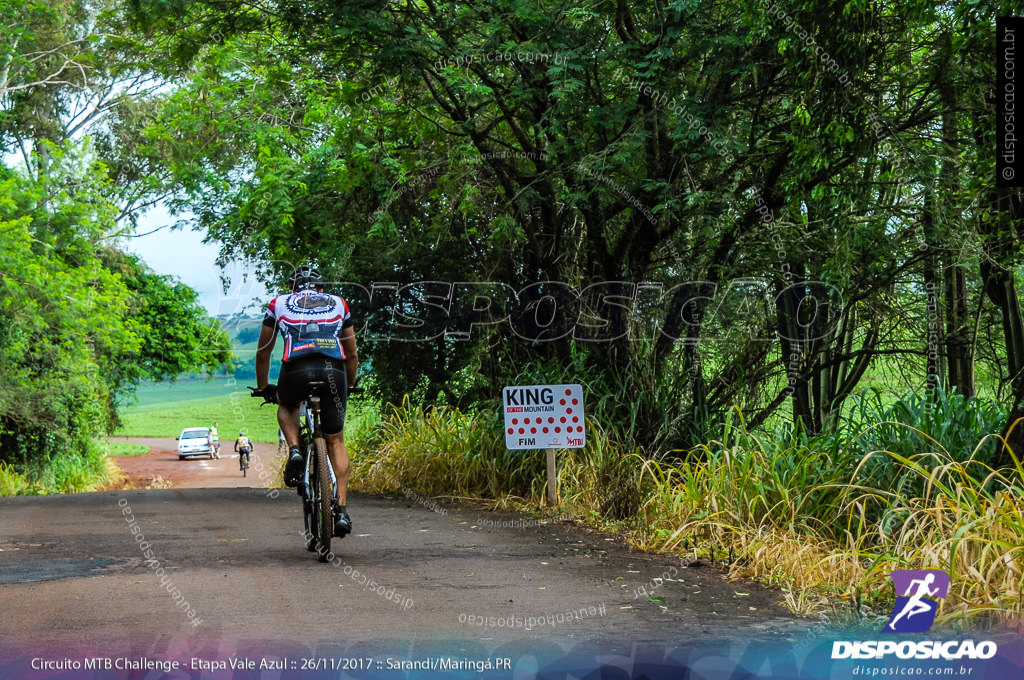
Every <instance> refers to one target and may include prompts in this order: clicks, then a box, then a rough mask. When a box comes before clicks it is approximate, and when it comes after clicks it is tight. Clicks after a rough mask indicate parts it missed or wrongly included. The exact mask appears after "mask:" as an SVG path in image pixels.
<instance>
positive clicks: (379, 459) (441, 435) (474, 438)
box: [353, 404, 1024, 630]
mask: <svg viewBox="0 0 1024 680" xmlns="http://www.w3.org/2000/svg"><path fill="white" fill-rule="evenodd" d="M936 444H937V443H936ZM981 446H982V444H981V443H979V445H978V448H977V449H976V451H977V450H980V449H981ZM356 448H357V449H360V450H361V451H364V452H367V451H372V455H367V454H366V453H363V454H361V455H357V456H355V457H354V463H353V481H354V482H356V483H358V484H359V485H360V486H361V488H365V489H368V490H372V491H384V492H395V491H398V490H400V489H402V488H408V489H410V490H413V491H415V492H417V493H420V494H423V495H424V496H429V497H439V498H444V497H449V498H451V497H458V498H484V499H490V500H491V502H492V503H493V504H494V505H496V506H501V507H503V508H510V507H516V506H518V507H523V506H524V505H525V506H528V507H532V508H537V507H541V506H543V504H544V503H545V495H544V483H545V471H544V465H543V452H539V451H538V452H530V451H525V452H510V451H507V450H505V448H504V446H503V441H502V438H501V432H500V425H499V424H498V423H497V421H496V420H493V422H492V419H491V418H490V416H481V415H467V414H463V413H460V412H458V411H456V410H452V409H445V408H438V409H434V410H432V411H429V412H424V411H423V410H421V409H413V408H411V407H410V406H409V405H408V404H405V405H403V406H402V407H401V408H395V409H393V410H392V412H391V413H390V414H389V415H388V416H387V417H385V418H384V419H383V421H382V422H381V425H380V426H379V427H378V428H377V429H376V430H375V431H374V432H373V433H372V435H371V436H370V437H369V438H367V439H366V440H364V441H363V442H360V443H358V445H357V447H356ZM934 448H935V449H936V450H935V451H929V452H925V453H920V454H915V455H913V456H910V457H906V456H901V455H898V454H896V453H892V452H888V451H878V452H874V453H872V454H871V455H869V456H864V455H863V454H862V453H860V452H859V451H854V450H852V449H851V450H847V449H843V448H842V447H837V446H834V447H832V448H831V449H829V450H823V449H822V448H819V447H816V446H815V445H813V444H808V443H807V442H803V443H798V444H791V445H786V446H783V445H780V444H778V442H771V441H770V442H768V443H767V444H766V443H765V442H763V441H761V440H760V439H758V438H757V437H755V436H753V435H751V434H749V433H747V432H746V431H745V429H744V428H743V424H742V420H741V419H738V421H737V422H735V423H734V422H733V421H729V422H727V423H726V427H725V431H724V435H723V437H722V439H721V441H713V442H710V443H708V444H707V445H705V446H702V447H699V448H698V449H695V450H694V451H691V452H690V455H689V457H688V458H686V459H685V460H683V461H679V462H675V463H673V464H667V463H664V462H658V461H655V460H650V458H649V457H648V456H645V455H644V452H643V451H642V450H638V449H634V450H628V451H626V450H624V447H623V446H622V445H621V444H619V443H617V442H615V441H614V440H612V439H611V438H610V437H609V436H608V435H607V433H605V432H604V431H603V430H602V428H601V427H600V426H599V425H598V424H597V423H595V422H588V432H587V446H586V447H585V448H583V449H578V450H572V451H566V452H561V453H560V454H559V472H558V488H559V498H560V501H561V507H560V508H559V511H560V512H562V513H569V514H572V515H575V516H576V517H582V518H585V519H587V520H588V521H590V522H592V523H594V524H595V525H597V526H600V527H603V528H612V529H616V530H620V531H624V532H626V534H627V535H628V537H629V538H630V540H631V541H632V542H633V543H634V544H635V545H636V546H637V547H639V548H641V549H645V550H660V551H673V552H680V553H688V554H690V555H692V556H694V557H696V556H701V557H706V558H710V559H711V560H712V561H715V562H717V563H721V564H723V565H724V566H726V567H727V568H728V570H729V573H730V575H731V576H733V577H737V578H749V579H755V580H758V581H762V582H764V583H767V584H771V585H774V586H776V587H778V588H780V589H781V591H782V593H783V597H784V598H785V600H786V602H787V604H788V606H789V607H790V609H792V610H793V611H794V612H795V613H798V614H803V615H808V616H811V615H813V616H817V617H823V616H824V617H826V618H827V619H829V620H831V621H834V622H837V623H844V624H857V623H860V624H862V625H868V626H872V627H876V628H877V627H879V626H880V625H881V621H882V620H884V618H885V617H886V616H887V614H888V613H889V612H890V611H891V605H892V601H893V592H892V586H891V582H890V580H889V572H890V571H891V570H893V569H898V568H914V569H926V568H936V569H944V570H946V571H948V572H949V573H950V574H951V576H952V583H953V585H952V588H951V590H950V593H949V595H948V597H947V598H946V599H945V600H943V601H942V602H941V603H940V610H939V618H938V621H939V623H940V624H945V625H946V626H948V627H957V626H964V627H971V628H992V627H997V626H998V627H1001V628H1011V629H1017V630H1021V620H1022V613H1024V609H1022V603H1024V588H1022V586H1024V576H1022V555H1021V551H1022V550H1024V493H1022V490H1021V487H1020V480H1021V479H1024V469H1022V467H1021V466H1020V464H1019V463H1018V464H1017V466H1016V469H1015V470H1013V471H1010V472H1009V473H1004V474H998V473H996V472H994V471H992V470H991V469H988V468H985V467H984V465H983V464H982V463H980V462H978V461H976V460H974V458H973V457H972V458H971V459H970V460H967V461H965V462H957V461H954V460H951V459H950V457H949V455H948V454H947V453H946V452H945V451H944V450H943V449H942V448H941V446H937V445H936V446H935V447H934ZM867 482H870V483H867Z"/></svg>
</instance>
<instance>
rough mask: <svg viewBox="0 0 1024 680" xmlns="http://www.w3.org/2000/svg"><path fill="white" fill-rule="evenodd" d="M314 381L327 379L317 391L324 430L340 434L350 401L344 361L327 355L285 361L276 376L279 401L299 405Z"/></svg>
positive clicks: (283, 403) (321, 423)
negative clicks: (279, 373)
mask: <svg viewBox="0 0 1024 680" xmlns="http://www.w3.org/2000/svg"><path fill="white" fill-rule="evenodd" d="M311 382H322V383H324V385H322V386H321V387H320V388H319V389H318V391H317V394H318V396H319V397H320V426H321V428H323V431H324V434H338V433H339V432H341V431H342V430H343V429H344V428H345V404H346V403H347V402H348V377H347V375H346V373H345V362H344V361H342V360H340V359H332V358H331V357H324V356H311V357H302V358H301V359H293V360H292V361H285V362H282V363H281V375H280V376H279V377H278V379H277V400H278V402H279V403H281V404H282V405H284V406H287V407H289V408H294V407H296V406H298V405H299V404H300V403H302V401H303V400H305V398H306V397H307V396H308V395H309V388H308V385H309V383H311Z"/></svg>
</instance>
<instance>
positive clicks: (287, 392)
mask: <svg viewBox="0 0 1024 680" xmlns="http://www.w3.org/2000/svg"><path fill="white" fill-rule="evenodd" d="M291 290H292V292H291V293H290V294H287V295H278V296H277V297H275V298H274V299H273V300H271V301H270V304H269V305H267V314H266V316H265V317H264V319H263V328H262V330H261V331H260V339H259V345H258V348H257V350H256V390H255V391H254V392H253V396H255V397H264V398H269V399H273V398H274V397H275V396H276V398H277V402H278V404H279V406H278V409H277V422H278V424H279V425H280V426H281V431H282V432H283V433H284V437H285V440H286V442H287V444H288V460H287V462H286V463H285V468H284V483H285V484H286V485H287V486H298V485H299V482H300V481H301V480H302V471H303V469H304V468H305V464H306V462H305V458H304V457H303V453H302V451H301V449H300V447H299V406H300V404H301V403H302V400H303V399H305V397H306V395H307V394H308V385H309V383H311V382H323V383H325V384H326V385H328V386H329V388H327V387H324V388H321V390H320V394H319V396H320V402H321V410H322V414H321V427H322V429H323V432H324V435H325V438H326V440H327V455H328V458H330V461H331V465H332V467H333V468H334V475H335V477H337V479H338V496H337V498H336V499H335V506H334V532H333V533H334V535H335V536H338V537H342V536H345V535H347V534H349V533H350V532H351V531H352V519H351V518H350V517H349V514H348V508H347V507H346V505H345V503H346V497H347V494H348V473H349V457H348V448H347V447H346V446H345V439H344V437H343V436H342V430H343V429H344V426H345V404H346V403H347V401H348V388H349V387H354V386H355V382H356V367H357V365H358V355H357V354H356V336H355V331H354V330H353V322H352V314H351V312H350V311H349V308H348V303H346V302H345V301H344V300H343V299H341V298H340V297H338V296H337V295H327V294H326V293H324V291H323V285H322V284H321V281H320V272H318V271H317V270H316V269H314V268H313V267H311V266H309V265H305V266H303V267H301V268H299V270H298V271H296V272H295V274H293V275H292V279H291ZM278 331H280V333H281V337H282V338H283V339H284V357H283V358H282V362H281V375H280V377H279V378H278V384H277V385H276V386H275V385H272V384H270V383H269V382H268V379H269V376H270V357H271V354H272V352H273V350H274V343H275V342H276V339H277V332H278Z"/></svg>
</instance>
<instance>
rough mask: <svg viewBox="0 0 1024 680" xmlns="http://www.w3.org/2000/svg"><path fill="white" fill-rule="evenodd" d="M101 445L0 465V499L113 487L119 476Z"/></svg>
mask: <svg viewBox="0 0 1024 680" xmlns="http://www.w3.org/2000/svg"><path fill="white" fill-rule="evenodd" d="M104 444H105V443H104V442H96V441H87V442H84V443H83V445H82V446H83V450H82V451H76V450H73V449H62V450H60V451H57V452H54V453H52V454H50V455H46V456H42V457H39V458H34V459H31V460H30V461H28V462H24V463H21V464H20V465H19V464H9V463H4V462H0V496H24V495H40V494H51V493H81V492H85V491H94V490H96V489H98V488H100V487H103V486H106V485H109V484H112V483H113V482H115V481H116V480H117V479H118V478H119V476H120V471H119V469H118V467H117V466H116V465H115V464H114V463H113V461H111V460H110V458H109V457H108V456H107V454H106V451H105V446H104Z"/></svg>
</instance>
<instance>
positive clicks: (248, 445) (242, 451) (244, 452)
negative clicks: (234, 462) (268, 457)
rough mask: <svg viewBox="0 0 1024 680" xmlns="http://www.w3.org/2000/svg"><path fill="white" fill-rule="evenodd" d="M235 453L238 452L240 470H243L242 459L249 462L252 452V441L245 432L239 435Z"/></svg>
mask: <svg viewBox="0 0 1024 680" xmlns="http://www.w3.org/2000/svg"><path fill="white" fill-rule="evenodd" d="M235 451H237V452H238V469H239V470H241V469H242V458H243V457H244V458H245V462H246V463H247V464H248V462H249V454H250V453H251V452H252V441H251V440H250V439H249V438H248V437H246V436H245V431H244V430H243V431H242V432H239V433H238V439H236V440H235Z"/></svg>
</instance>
